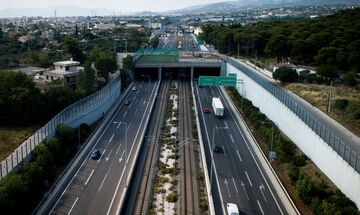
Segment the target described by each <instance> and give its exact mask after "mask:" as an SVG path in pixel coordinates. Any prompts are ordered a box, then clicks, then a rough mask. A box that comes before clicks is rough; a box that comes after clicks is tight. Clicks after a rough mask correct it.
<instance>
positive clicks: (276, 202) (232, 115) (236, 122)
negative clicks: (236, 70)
mask: <svg viewBox="0 0 360 215" xmlns="http://www.w3.org/2000/svg"><path fill="white" fill-rule="evenodd" d="M218 91H219V92H220V95H221V97H222V98H223V99H224V100H225V98H224V97H223V95H222V93H221V91H220V89H219V88H218ZM224 103H225V105H226V107H227V108H230V107H229V106H228V104H227V102H226V101H225V102H224ZM229 112H230V115H231V117H232V118H233V120H234V122H235V125H236V127H237V128H238V130H239V133H240V135H241V137H242V139H243V140H244V142H245V144H246V147H247V148H248V150H249V152H250V154H251V157H252V158H253V160H254V162H255V164H256V166H257V168H258V170H259V172H260V174H261V176H262V178H263V180H264V181H265V184H266V186H267V187H268V189H269V191H270V193H271V196H272V197H273V199H274V201H275V204H276V206H277V207H278V209H279V211H280V213H281V214H284V213H283V212H282V210H281V208H280V205H279V203H278V201H277V200H276V198H275V195H274V193H273V192H272V190H271V189H270V186H269V183H268V182H267V180H266V179H265V176H264V174H263V172H262V171H261V169H260V166H259V164H258V162H257V160H256V159H255V156H254V154H253V152H252V151H251V150H250V146H249V144H248V142H247V141H245V137H244V134H243V133H242V131H241V129H240V125H238V121H237V120H236V119H235V116H234V114H233V112H232V111H229Z"/></svg>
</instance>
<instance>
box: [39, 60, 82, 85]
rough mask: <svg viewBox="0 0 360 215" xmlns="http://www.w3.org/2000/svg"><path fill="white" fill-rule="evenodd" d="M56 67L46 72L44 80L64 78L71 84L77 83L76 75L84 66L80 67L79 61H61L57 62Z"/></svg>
mask: <svg viewBox="0 0 360 215" xmlns="http://www.w3.org/2000/svg"><path fill="white" fill-rule="evenodd" d="M54 65H55V69H54V70H49V71H46V72H44V81H45V82H51V81H53V80H64V81H65V83H67V84H68V85H70V86H74V85H76V76H77V73H78V72H79V71H80V70H83V69H84V68H83V67H80V66H79V65H80V62H79V61H73V59H70V60H69V61H60V62H55V63H54Z"/></svg>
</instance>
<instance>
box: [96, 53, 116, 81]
mask: <svg viewBox="0 0 360 215" xmlns="http://www.w3.org/2000/svg"><path fill="white" fill-rule="evenodd" d="M95 65H96V69H97V70H98V74H99V75H101V77H103V78H105V79H106V80H108V78H109V73H112V72H114V71H115V70H116V69H117V62H116V59H115V57H113V56H109V55H107V56H101V57H100V58H98V59H97V60H96V62H95Z"/></svg>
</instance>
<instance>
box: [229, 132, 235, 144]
mask: <svg viewBox="0 0 360 215" xmlns="http://www.w3.org/2000/svg"><path fill="white" fill-rule="evenodd" d="M230 139H231V142H233V143H234V138H233V136H232V135H231V134H230Z"/></svg>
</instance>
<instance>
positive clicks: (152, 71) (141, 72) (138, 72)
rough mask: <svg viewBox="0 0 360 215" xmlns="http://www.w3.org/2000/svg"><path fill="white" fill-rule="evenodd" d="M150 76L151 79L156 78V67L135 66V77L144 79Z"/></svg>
mask: <svg viewBox="0 0 360 215" xmlns="http://www.w3.org/2000/svg"><path fill="white" fill-rule="evenodd" d="M149 76H150V78H151V79H158V68H135V70H134V77H135V79H144V78H148V77H149Z"/></svg>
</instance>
